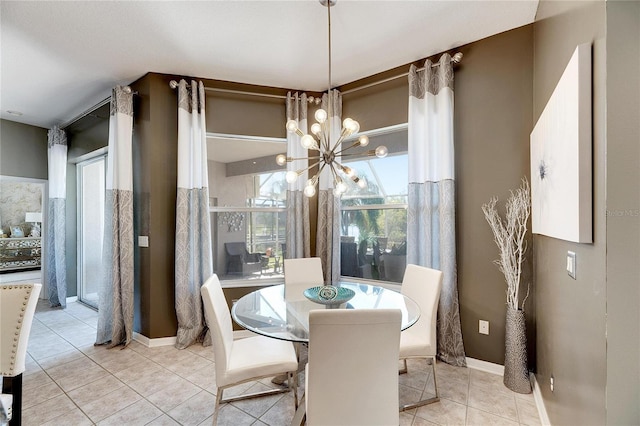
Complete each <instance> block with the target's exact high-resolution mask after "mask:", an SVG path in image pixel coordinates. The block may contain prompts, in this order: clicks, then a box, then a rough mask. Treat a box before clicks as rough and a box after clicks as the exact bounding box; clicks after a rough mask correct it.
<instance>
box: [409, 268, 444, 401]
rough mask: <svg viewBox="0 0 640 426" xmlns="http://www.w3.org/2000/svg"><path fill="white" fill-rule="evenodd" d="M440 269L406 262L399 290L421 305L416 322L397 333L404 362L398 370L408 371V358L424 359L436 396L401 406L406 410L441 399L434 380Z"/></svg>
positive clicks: (440, 280) (440, 285) (440, 286)
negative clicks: (426, 362)
mask: <svg viewBox="0 0 640 426" xmlns="http://www.w3.org/2000/svg"><path fill="white" fill-rule="evenodd" d="M442 275H443V274H442V272H441V271H438V270H436V269H430V268H425V267H424V266H418V265H411V264H409V265H407V267H406V269H405V272H404V278H403V280H402V290H401V293H402V294H403V295H405V296H408V297H410V298H411V299H413V300H414V301H415V302H416V303H417V304H418V306H419V307H420V318H419V319H418V322H416V323H415V324H414V325H412V326H411V327H409V328H408V329H406V330H404V331H403V332H402V334H401V335H400V359H401V360H402V361H404V368H403V369H402V370H401V371H400V373H401V374H402V373H406V372H407V359H409V358H425V359H426V360H427V361H428V362H429V363H430V364H431V367H432V370H433V387H434V390H435V393H436V395H435V397H432V398H428V399H424V400H421V401H418V402H416V403H413V404H408V405H405V406H403V407H401V410H403V411H404V410H409V409H412V408H415V407H419V406H421V405H426V404H431V403H433V402H437V401H439V400H440V397H439V394H438V386H437V382H436V353H437V349H438V348H437V342H436V337H437V336H436V320H437V317H438V302H439V301H440V290H441V289H442Z"/></svg>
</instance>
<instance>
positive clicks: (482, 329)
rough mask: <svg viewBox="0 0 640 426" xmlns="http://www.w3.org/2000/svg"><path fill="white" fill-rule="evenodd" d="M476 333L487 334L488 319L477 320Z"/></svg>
mask: <svg viewBox="0 0 640 426" xmlns="http://www.w3.org/2000/svg"><path fill="white" fill-rule="evenodd" d="M478 333H480V334H489V321H485V320H480V321H478Z"/></svg>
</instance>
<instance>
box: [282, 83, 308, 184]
mask: <svg viewBox="0 0 640 426" xmlns="http://www.w3.org/2000/svg"><path fill="white" fill-rule="evenodd" d="M289 120H296V122H297V123H298V128H299V129H300V131H302V133H304V134H306V133H307V94H306V93H302V94H298V93H294V94H291V92H289V93H287V121H289ZM308 155H309V153H308V151H307V150H306V149H304V147H303V146H302V145H301V144H300V136H298V135H297V134H296V133H295V132H287V157H292V158H305V157H307V156H308ZM307 167H309V165H308V164H307V161H306V160H293V161H291V162H290V163H287V171H291V170H293V171H298V170H303V169H306V168H307ZM307 179H309V173H308V172H307V171H306V170H305V171H304V172H302V175H300V176H299V177H298V179H296V181H295V182H293V183H290V184H288V188H289V190H290V191H303V190H304V186H305V185H306V184H307Z"/></svg>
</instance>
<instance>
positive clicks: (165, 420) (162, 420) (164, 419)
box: [146, 414, 211, 426]
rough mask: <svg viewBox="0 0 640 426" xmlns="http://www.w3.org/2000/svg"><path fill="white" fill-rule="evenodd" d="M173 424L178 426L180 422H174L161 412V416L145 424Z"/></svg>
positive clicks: (162, 425)
mask: <svg viewBox="0 0 640 426" xmlns="http://www.w3.org/2000/svg"><path fill="white" fill-rule="evenodd" d="M174 425H177V426H179V425H180V423H178V422H176V421H175V420H173V419H172V418H171V417H169V416H167V415H166V414H163V415H162V416H160V417H158V418H157V419H155V420H154V421H152V422H151V423H147V425H146V426H174ZM209 425H211V422H209Z"/></svg>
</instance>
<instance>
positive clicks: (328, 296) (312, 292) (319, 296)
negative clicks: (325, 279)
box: [303, 285, 356, 305]
mask: <svg viewBox="0 0 640 426" xmlns="http://www.w3.org/2000/svg"><path fill="white" fill-rule="evenodd" d="M303 294H304V297H306V298H307V299H309V300H311V301H312V302H315V303H321V304H323V305H339V304H341V303H345V302H348V301H349V300H351V298H353V296H355V295H356V293H355V292H354V291H353V290H351V289H350V288H345V287H336V286H332V285H321V286H317V287H311V288H308V289H306V290H305V291H304V292H303Z"/></svg>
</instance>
